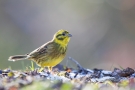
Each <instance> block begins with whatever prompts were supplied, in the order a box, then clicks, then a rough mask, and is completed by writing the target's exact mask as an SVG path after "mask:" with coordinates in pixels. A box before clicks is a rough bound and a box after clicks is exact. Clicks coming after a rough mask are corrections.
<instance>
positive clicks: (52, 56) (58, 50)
mask: <svg viewBox="0 0 135 90" xmlns="http://www.w3.org/2000/svg"><path fill="white" fill-rule="evenodd" d="M70 37H72V35H71V34H70V33H69V32H68V31H67V30H63V29H61V30H58V32H56V33H55V34H54V36H53V39H52V40H51V41H48V42H47V43H45V44H43V45H42V46H40V47H39V48H37V49H35V50H34V51H32V52H30V53H27V54H24V55H14V56H10V57H9V59H8V60H9V61H19V60H32V61H34V62H35V63H36V64H37V65H38V66H39V67H41V68H42V69H43V68H45V67H48V70H49V72H51V71H52V68H53V67H54V66H56V65H57V64H59V63H60V62H61V61H62V60H63V59H64V58H65V56H66V52H67V47H68V43H69V41H70Z"/></svg>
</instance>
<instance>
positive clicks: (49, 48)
mask: <svg viewBox="0 0 135 90" xmlns="http://www.w3.org/2000/svg"><path fill="white" fill-rule="evenodd" d="M53 49H54V44H53V43H52V42H48V43H46V44H44V45H42V46H41V47H39V48H37V49H35V50H34V51H32V52H31V53H29V54H28V55H29V57H30V58H40V57H42V56H45V55H47V54H49V53H51V52H53Z"/></svg>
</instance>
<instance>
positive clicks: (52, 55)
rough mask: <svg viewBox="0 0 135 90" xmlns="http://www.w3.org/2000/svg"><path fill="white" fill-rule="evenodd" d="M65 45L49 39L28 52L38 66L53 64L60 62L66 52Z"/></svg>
mask: <svg viewBox="0 0 135 90" xmlns="http://www.w3.org/2000/svg"><path fill="white" fill-rule="evenodd" d="M66 50H67V46H65V47H63V46H61V45H60V44H58V43H56V42H53V41H50V42H48V43H46V44H44V45H42V46H41V47H39V48H37V49H36V50H34V51H32V52H31V53H30V54H29V58H28V59H30V60H33V61H35V62H36V63H37V64H38V65H39V66H41V67H46V66H55V65H57V64H58V63H60V62H61V61H62V60H63V59H64V57H65V54H66Z"/></svg>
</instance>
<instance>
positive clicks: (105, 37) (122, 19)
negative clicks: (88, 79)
mask: <svg viewBox="0 0 135 90" xmlns="http://www.w3.org/2000/svg"><path fill="white" fill-rule="evenodd" d="M59 29H66V30H68V31H69V32H70V33H71V34H72V35H73V37H72V38H71V41H70V43H69V47H68V52H67V56H66V58H65V59H64V60H63V62H62V64H63V65H66V64H67V58H68V57H69V56H71V57H72V58H74V59H76V60H77V61H78V62H79V63H80V64H81V65H82V66H83V67H85V68H91V69H92V68H102V69H110V68H114V67H123V68H125V67H132V68H135V0H0V69H4V68H8V67H9V66H11V68H13V69H24V67H26V66H28V65H30V61H28V60H26V61H18V62H9V61H8V57H9V56H11V55H16V54H26V53H29V52H31V51H33V50H34V49H36V48H38V47H39V46H41V45H42V44H44V43H46V42H47V41H49V40H51V39H52V37H53V34H54V33H55V32H57V31H58V30H59ZM69 63H71V62H69ZM73 67H74V65H73Z"/></svg>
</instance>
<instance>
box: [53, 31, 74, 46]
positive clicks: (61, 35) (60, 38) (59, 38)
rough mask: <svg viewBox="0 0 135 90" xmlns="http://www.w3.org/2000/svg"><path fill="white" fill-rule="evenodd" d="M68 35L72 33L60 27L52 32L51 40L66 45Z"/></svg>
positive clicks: (68, 38)
mask: <svg viewBox="0 0 135 90" xmlns="http://www.w3.org/2000/svg"><path fill="white" fill-rule="evenodd" d="M70 37H72V35H71V34H70V33H69V32H68V31H66V30H63V29H61V30H59V31H58V32H56V33H55V34H54V38H53V40H54V41H55V42H56V43H59V44H63V45H67V44H68V42H69V40H70Z"/></svg>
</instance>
